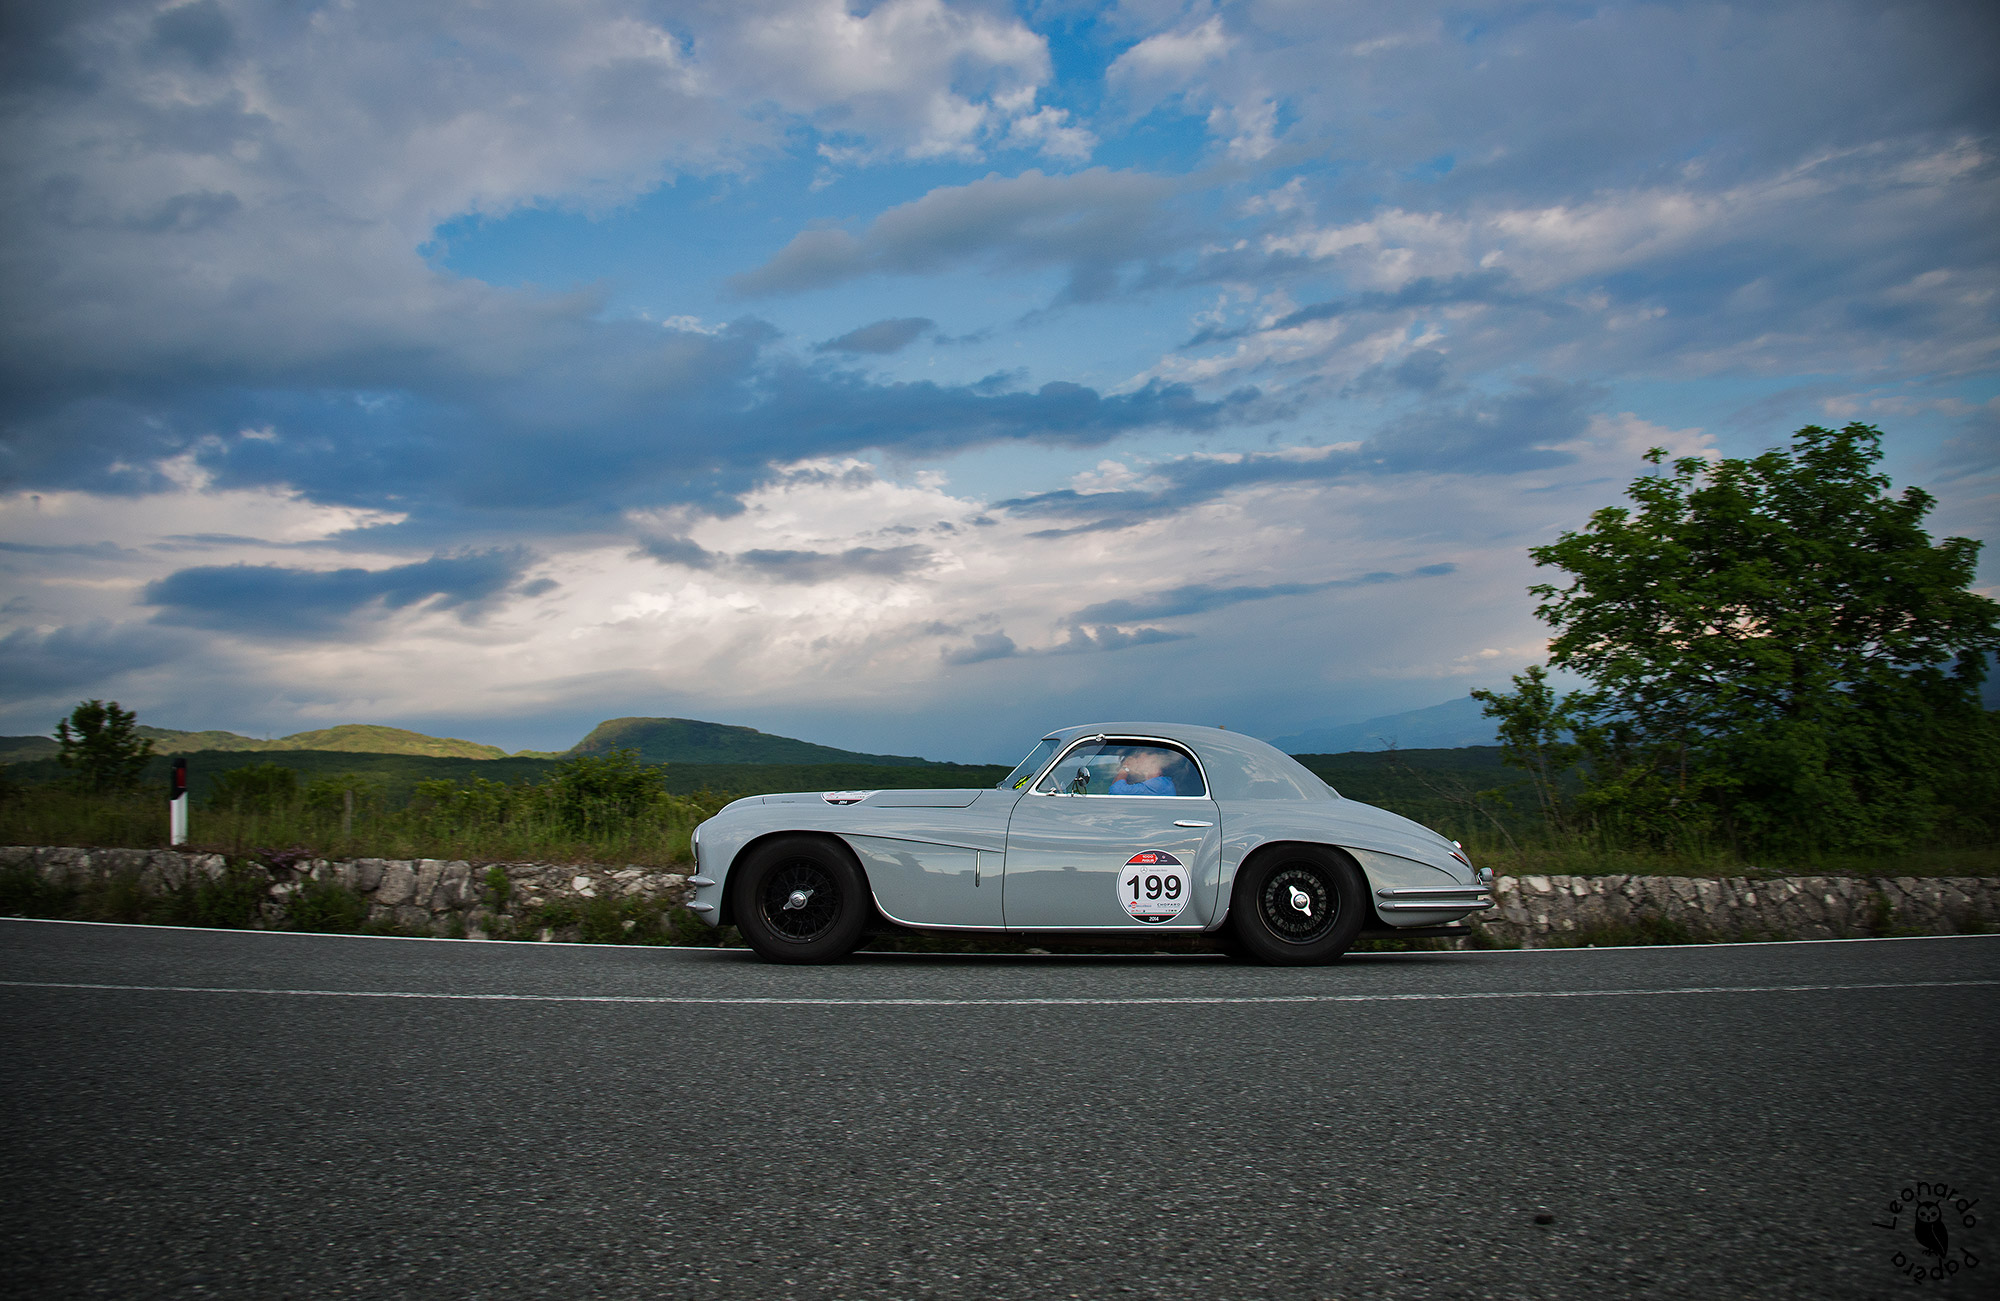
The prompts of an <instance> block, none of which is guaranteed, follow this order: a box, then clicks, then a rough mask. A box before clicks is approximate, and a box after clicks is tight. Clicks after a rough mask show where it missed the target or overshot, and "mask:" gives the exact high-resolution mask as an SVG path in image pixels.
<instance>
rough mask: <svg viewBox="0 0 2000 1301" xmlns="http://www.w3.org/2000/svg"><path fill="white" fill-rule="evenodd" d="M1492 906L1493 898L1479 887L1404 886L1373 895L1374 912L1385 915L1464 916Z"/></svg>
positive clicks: (1378, 891) (1481, 886) (1483, 888)
mask: <svg viewBox="0 0 2000 1301" xmlns="http://www.w3.org/2000/svg"><path fill="white" fill-rule="evenodd" d="M1492 906H1493V896H1492V895H1491V894H1490V893H1488V892H1487V888H1486V887H1485V886H1483V885H1462V886H1456V887H1440V886H1407V887H1404V888H1401V889H1389V890H1377V891H1376V892H1375V910H1376V911H1377V912H1385V913H1390V912H1404V913H1441V912H1456V913H1466V912H1478V911H1480V910H1481V909H1485V908H1491V907H1492Z"/></svg>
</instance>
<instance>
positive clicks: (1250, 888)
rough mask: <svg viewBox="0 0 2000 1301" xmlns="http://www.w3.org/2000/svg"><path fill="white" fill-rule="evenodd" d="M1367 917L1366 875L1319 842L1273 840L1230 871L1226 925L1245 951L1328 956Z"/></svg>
mask: <svg viewBox="0 0 2000 1301" xmlns="http://www.w3.org/2000/svg"><path fill="white" fill-rule="evenodd" d="M1367 921H1368V882H1367V880H1366V879H1365V878H1363V877H1362V875H1361V869H1360V868H1358V867H1356V866H1355V865H1354V860H1353V859H1351V858H1349V857H1348V856H1347V855H1345V854H1343V853H1341V852H1340V851H1338V850H1334V849H1327V848H1324V847H1323V846H1320V845H1277V846H1273V847H1272V848H1270V849H1267V850H1264V851H1263V852H1262V853H1260V854H1258V855H1257V856H1256V857H1255V858H1253V859H1251V860H1250V861H1249V862H1248V863H1245V864H1244V865H1243V867H1242V868H1241V869H1239V870H1238V871H1237V873H1236V888H1235V889H1234V891H1232V892H1231V894H1230V897H1229V927H1230V929H1231V930H1232V931H1234V932H1235V935H1236V940H1237V943H1239V944H1241V945H1242V947H1243V951H1244V953H1245V954H1246V955H1248V956H1249V957H1252V958H1255V959H1257V960H1258V961H1259V962H1267V963H1270V964H1272V965H1274V966H1282V967H1296V966H1307V965H1311V964H1314V963H1320V962H1331V961H1333V960H1334V959H1335V958H1337V957H1339V956H1340V955H1341V954H1343V953H1345V952H1347V950H1348V947H1349V946H1350V945H1352V944H1353V943H1354V940H1355V937H1356V936H1358V935H1360V934H1361V928H1362V926H1364V925H1365V924H1366V923H1367Z"/></svg>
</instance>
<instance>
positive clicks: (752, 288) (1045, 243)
mask: <svg viewBox="0 0 2000 1301" xmlns="http://www.w3.org/2000/svg"><path fill="white" fill-rule="evenodd" d="M1180 187H1181V183H1180V182H1178V181H1175V180H1173V179H1172V178H1169V177H1164V176H1154V175H1150V174H1148V173H1144V172H1131V171H1112V170H1110V169H1109V168H1104V167H1093V168H1090V169H1088V170H1087V171H1083V172H1077V173H1073V174H1070V175H1058V176H1044V175H1043V174H1042V173H1040V172H1038V171H1034V170H1029V171H1026V172H1023V173H1022V174H1020V175H1019V176H1012V177H1003V176H997V175H996V176H988V177H986V178H985V179H983V180H978V181H974V182H972V183H971V184H969V185H954V186H942V187H940V188H938V189H935V190H932V191H931V192H930V193H929V194H926V195H925V196H924V197H922V198H921V199H917V200H915V201H913V202H910V203H905V204H902V205H900V206H898V207H894V208H891V209H889V210H888V211H887V212H884V213H883V214H882V215H881V216H879V217H877V218H875V220H874V221H872V222H870V223H869V224H868V226H867V228H866V229H865V230H863V231H862V232H861V234H859V235H854V234H850V233H848V232H847V231H845V230H840V229H834V228H821V229H816V230H807V231H801V232H800V233H799V234H798V235H797V236H795V237H794V238H793V239H792V242H791V243H789V244H787V245H786V246H785V247H784V248H782V249H780V250H779V251H778V252H777V253H776V254H775V255H773V256H772V258H771V259H770V260H769V261H768V262H766V263H765V264H764V265H763V266H761V267H758V268H757V269H755V270H754V271H748V272H745V273H744V274H742V275H739V276H735V277H733V278H732V279H731V280H730V282H729V283H730V286H731V287H732V288H734V289H735V290H736V292H738V293H740V294H745V295H752V296H754V295H761V294H784V293H798V292H801V291H803V290H808V289H824V288H828V287H830V286H833V285H837V284H840V283H842V282H844V281H848V280H854V279H858V278H860V277H862V276H869V275H890V274H897V275H923V274H929V273H934V272H938V271H944V270H948V269H951V268H953V267H957V266H961V265H966V264H986V265H991V266H994V267H998V268H1002V269H1014V270H1018V269H1023V268H1032V267H1045V266H1058V267H1066V268H1068V269H1069V273H1070V288H1069V290H1068V291H1067V294H1066V297H1067V298H1068V299H1070V300H1072V301H1077V302H1087V301H1091V300H1093V299H1097V298H1102V297H1105V296H1107V295H1108V294H1109V293H1110V292H1111V290H1112V289H1113V288H1114V287H1115V286H1116V283H1117V269H1118V268H1119V267H1122V266H1125V265H1127V264H1129V263H1132V262H1134V261H1139V260H1143V259H1145V258H1148V257H1154V256H1160V255H1163V254H1165V253H1167V252H1169V251H1171V250H1172V249H1173V248H1174V247H1176V246H1178V245H1179V244H1181V243H1184V242H1186V240H1187V239H1189V238H1191V236H1189V235H1187V234H1185V233H1182V234H1179V235H1176V234H1174V233H1173V232H1172V231H1171V229H1170V225H1169V222H1168V218H1167V213H1166V203H1167V200H1169V199H1170V198H1171V197H1172V196H1173V195H1174V194H1175V193H1176V191H1177V190H1179V189H1180Z"/></svg>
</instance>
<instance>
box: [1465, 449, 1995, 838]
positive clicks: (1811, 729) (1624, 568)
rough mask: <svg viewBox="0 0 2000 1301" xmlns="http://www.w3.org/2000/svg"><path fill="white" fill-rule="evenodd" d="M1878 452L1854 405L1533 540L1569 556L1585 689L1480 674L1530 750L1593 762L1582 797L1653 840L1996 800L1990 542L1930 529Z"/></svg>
mask: <svg viewBox="0 0 2000 1301" xmlns="http://www.w3.org/2000/svg"><path fill="white" fill-rule="evenodd" d="M1881 455H1882V453H1881V433H1880V431H1879V430H1877V429H1875V428H1873V427H1872V426H1868V425H1861V424H1851V425H1848V426H1847V427H1846V428H1845V429H1841V430H1839V431H1834V430H1829V429H1822V428H1820V427H1818V426H1808V427H1806V428H1804V429H1801V430H1799V431H1798V433H1797V434H1796V435H1795V436H1794V437H1793V440H1792V445H1791V447H1790V448H1789V449H1774V450H1772V451H1768V452H1766V453H1764V454H1763V455H1761V456H1757V457H1754V458H1749V459H1734V458H1724V459H1721V460H1717V461H1714V462H1711V461H1708V460H1706V459H1704V458H1700V457H1686V458H1682V459H1679V460H1675V461H1673V462H1671V464H1670V465H1668V467H1667V468H1666V469H1665V470H1664V471H1656V472H1654V473H1651V474H1647V475H1643V476H1641V477H1640V478H1638V479H1637V480H1635V481H1634V482H1633V483H1632V485H1631V487H1630V489H1629V490H1628V491H1629V495H1630V497H1631V499H1632V501H1633V502H1634V503H1635V508H1634V509H1626V508H1623V507H1611V508H1607V509H1605V510H1601V511H1598V512H1597V513H1596V514H1595V515H1594V516H1592V517H1591V520H1590V523H1589V525H1588V526H1587V527H1586V528H1584V529H1583V530H1581V531H1579V532H1570V533H1564V534H1562V535H1561V536H1560V537H1559V538H1557V539H1556V541H1554V542H1552V543H1549V544H1548V545H1546V546H1540V547H1535V548H1533V549H1531V550H1530V552H1529V554H1530V555H1531V556H1532V557H1533V558H1534V560H1535V563H1536V564H1537V565H1542V566H1550V567H1554V568H1557V569H1560V570H1563V571H1564V572H1566V573H1567V574H1568V575H1570V578H1569V581H1568V582H1566V583H1561V584H1557V583H1541V584H1537V585H1536V586H1534V587H1532V588H1530V589H1529V590H1530V592H1532V593H1533V594H1534V595H1535V596H1537V597H1539V598H1540V604H1539V605H1538V606H1537V607H1536V614H1537V615H1539V616H1540V617H1541V618H1542V619H1543V620H1544V621H1545V622H1547V623H1548V624H1549V625H1550V626H1551V627H1553V628H1555V629H1556V636H1555V637H1554V638H1553V639H1552V640H1551V641H1550V643H1549V663H1550V664H1551V665H1552V666H1554V667H1556V668H1561V669H1567V670H1569V671H1571V672H1574V673H1576V674H1577V675H1579V676H1580V677H1582V678H1583V679H1584V680H1585V682H1586V683H1587V684H1588V686H1587V689H1586V690H1584V691H1582V692H1579V693H1576V694H1574V695H1572V696H1571V697H1569V698H1568V699H1566V700H1561V701H1557V700H1556V699H1555V698H1554V697H1553V696H1552V695H1550V694H1548V693H1547V684H1546V681H1545V679H1544V678H1543V677H1542V676H1541V672H1542V671H1541V670H1540V669H1539V668H1536V669H1531V670H1530V671H1529V673H1528V674H1526V675H1523V676H1522V677H1521V678H1517V679H1515V683H1516V690H1515V691H1514V692H1513V693H1511V694H1502V693H1485V695H1484V697H1483V698H1484V699H1485V701H1486V710H1487V713H1488V714H1489V715H1492V716H1495V717H1497V718H1499V719H1500V720H1501V725H1502V730H1503V734H1504V737H1505V740H1506V742H1507V744H1508V747H1509V750H1510V753H1511V754H1512V755H1514V756H1515V759H1516V762H1518V763H1521V764H1522V765H1523V766H1530V767H1531V771H1532V770H1533V769H1532V765H1534V764H1536V763H1541V764H1543V765H1544V766H1553V767H1556V768H1560V767H1562V766H1564V761H1565V760H1567V761H1569V762H1571V763H1574V762H1577V761H1581V762H1582V763H1583V764H1584V766H1585V769H1586V772H1587V776H1586V780H1585V782H1584V790H1583V796H1582V804H1583V806H1584V809H1585V811H1586V812H1588V813H1591V814H1593V815H1594V816H1595V818H1596V819H1597V821H1598V822H1599V825H1601V826H1605V827H1607V828H1609V829H1612V830H1617V831H1623V832H1626V833H1629V834H1632V835H1634V836H1637V837H1642V838H1646V839H1652V840H1666V839H1673V838H1676V837H1678V836H1684V835H1687V834H1689V833H1702V832H1707V831H1711V830H1713V831H1719V832H1720V833H1722V834H1724V835H1726V836H1728V837H1729V838H1730V839H1731V840H1733V841H1735V842H1736V843H1737V844H1738V845H1739V846H1743V847H1746V848H1747V847H1750V846H1763V847H1770V848H1781V847H1782V848H1790V849H1802V850H1807V851H1811V850H1818V849H1836V848H1849V849H1871V848H1873V849H1883V848H1894V847H1897V846H1899V845H1902V844H1905V843H1907V842H1909V841H1910V840H1912V839H1914V838H1918V837H1922V836H1924V835H1927V834H1929V833H1931V832H1933V831H1935V830H1937V829H1938V828H1939V827H1940V826H1941V825H1943V824H1945V823H1948V822H1951V821H1953V820H1954V819H1955V820H1956V821H1957V822H1959V823H1960V824H1961V825H1968V826H1969V825H1972V824H1978V823H1980V822H1981V821H1982V820H1983V819H1985V818H1986V817H1987V816H1988V810H1990V808H1991V807H1993V805H1994V804H1995V803H2000V799H1996V797H2000V779H1996V775H1995V774H1996V772H2000V744H1996V736H2000V734H1996V730H1995V728H1994V726H1993V723H1992V720H1990V719H1989V718H1988V717H1987V715H1986V713H1985V711H1984V710H1983V709H1982V708H1981V707H1980V703H1979V684H1980V682H1981V681H1982V680H1983V679H1984V677H1985V672H1986V657H1987V656H1988V655H1989V654H1992V653H1994V652H1995V651H2000V606H1996V605H1995V604H1994V603H1993V602H1992V601H1990V600H1988V599H1986V598H1985V597H1982V596H1979V595H1977V594H1976V593H1973V592H1971V591H1969V590H1968V588H1969V586H1970V584H1971V582H1972V579H1973V570H1974V566H1975V564H1976V562H1977V559H1978V554H1979V544H1978V543H1977V542H1974V541H1972V540H1971V539H1968V538H1946V539H1944V540H1943V541H1942V542H1936V543H1933V542H1932V540H1931V538H1930V535H1929V534H1928V533H1927V532H1925V530H1924V528H1923V520H1924V517H1925V515H1926V514H1928V513H1929V511H1930V509H1931V507H1932V506H1933V505H1934V504H1935V503H1934V499H1933V498H1932V497H1931V496H1930V495H1929V494H1928V493H1925V492H1924V491H1923V490H1921V489H1918V488H1909V489H1906V490H1905V491H1904V492H1903V493H1902V495H1901V496H1892V495H1890V487H1891V485H1890V481H1889V480H1888V478H1887V477H1886V476H1883V475H1881V474H1879V473H1877V472H1876V470H1875V466H1876V463H1877V462H1879V461H1880V459H1881ZM1646 459H1647V461H1649V462H1650V463H1652V464H1653V465H1655V466H1660V465H1662V464H1663V463H1664V462H1666V452H1665V451H1664V450H1663V449H1660V448H1655V449H1653V450H1652V451H1650V452H1648V453H1647V455H1646ZM1565 732H1566V733H1567V734H1568V736H1569V737H1570V738H1571V740H1570V741H1569V742H1566V743H1565V742H1564V741H1563V739H1562V734H1563V733H1565ZM1563 744H1570V745H1573V747H1574V748H1573V749H1569V750H1565V749H1563V748H1561V747H1562V745H1563Z"/></svg>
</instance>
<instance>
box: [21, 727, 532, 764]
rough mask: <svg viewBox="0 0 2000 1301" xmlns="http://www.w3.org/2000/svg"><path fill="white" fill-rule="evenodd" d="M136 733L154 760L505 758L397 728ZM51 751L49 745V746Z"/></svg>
mask: <svg viewBox="0 0 2000 1301" xmlns="http://www.w3.org/2000/svg"><path fill="white" fill-rule="evenodd" d="M134 730H136V731H137V732H138V733H139V735H140V736H143V737H147V738H149V739H150V740H151V741H152V742H153V752H154V753H155V754H194V753H196V752H199V751H203V750H209V751H214V750H252V751H258V752H273V751H278V750H327V751H332V752H335V753H339V754H422V755H429V756H431V757H432V758H437V759H505V758H506V757H507V752H506V751H505V750H502V749H501V748H500V747H499V746H497V745H481V744H479V743H478V742H477V741H461V740H459V739H458V738H456V737H450V736H426V735H424V734H423V733H422V732H412V731H409V730H408V729H406V728H401V727H382V726H380V725H378V724H374V723H342V724H341V725H340V726H338V727H323V728H320V729H318V730H317V731H312V732H295V733H293V734H292V735H290V736H281V737H279V738H278V739H276V740H274V741H260V740H258V739H257V738H256V737H252V736H238V735H237V734H236V733H234V732H181V731H176V730H174V729H173V728H170V727H147V726H145V725H144V724H141V725H140V726H139V727H137V728H136V729H134ZM50 744H51V746H53V745H54V742H51V743H50Z"/></svg>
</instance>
